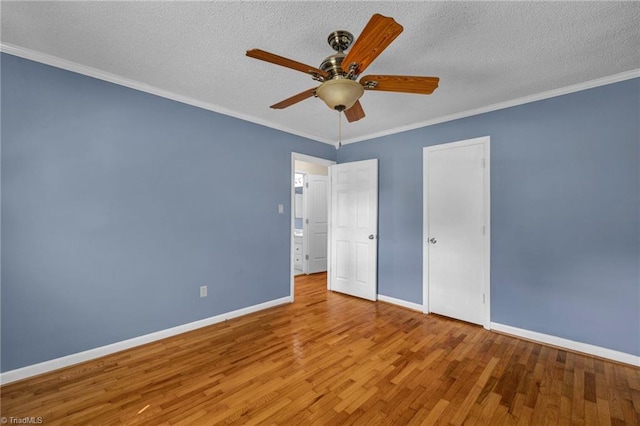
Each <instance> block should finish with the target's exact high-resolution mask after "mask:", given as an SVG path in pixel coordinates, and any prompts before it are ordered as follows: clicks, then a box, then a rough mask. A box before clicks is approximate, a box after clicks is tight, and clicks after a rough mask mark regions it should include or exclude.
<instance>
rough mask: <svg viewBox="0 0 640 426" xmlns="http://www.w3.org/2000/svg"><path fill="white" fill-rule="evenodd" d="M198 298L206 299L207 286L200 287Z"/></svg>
mask: <svg viewBox="0 0 640 426" xmlns="http://www.w3.org/2000/svg"><path fill="white" fill-rule="evenodd" d="M200 297H207V286H206V285H203V286H200Z"/></svg>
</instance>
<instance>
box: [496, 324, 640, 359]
mask: <svg viewBox="0 0 640 426" xmlns="http://www.w3.org/2000/svg"><path fill="white" fill-rule="evenodd" d="M491 329H492V330H494V331H498V332H500V333H505V334H510V335H512V336H516V337H522V338H524V339H527V340H533V341H535V342H540V343H544V344H547V345H552V346H557V347H560V348H564V349H569V350H571V351H575V352H581V353H584V354H587V355H592V356H597V357H599V358H605V359H610V360H612V361H617V362H622V363H624V364H630V365H633V366H636V367H640V356H636V355H631V354H628V353H624V352H619V351H614V350H613V349H607V348H603V347H600V346H595V345H590V344H588V343H582V342H576V341H573V340H569V339H564V338H562V337H556V336H551V335H548V334H543V333H538V332H537V331H530V330H524V329H522V328H517V327H511V326H510V325H504V324H498V323H495V322H492V323H491Z"/></svg>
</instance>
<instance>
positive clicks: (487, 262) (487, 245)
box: [422, 136, 491, 330]
mask: <svg viewBox="0 0 640 426" xmlns="http://www.w3.org/2000/svg"><path fill="white" fill-rule="evenodd" d="M490 143H491V139H490V137H489V136H483V137H479V138H474V139H466V140H461V141H458V142H450V143H445V144H440V145H431V146H426V147H424V148H423V149H422V152H423V163H422V164H423V170H422V311H423V312H424V313H425V314H428V313H429V312H430V311H429V243H428V241H427V240H426V235H427V234H428V232H427V231H428V225H429V216H428V214H429V210H428V208H427V197H428V194H427V185H426V183H427V170H426V168H425V167H424V165H425V158H426V154H427V152H429V151H435V150H440V149H449V148H458V147H463V146H469V145H478V144H482V146H483V148H484V179H483V184H484V188H483V190H484V226H485V235H486V238H485V239H484V247H483V250H484V256H483V258H484V268H483V269H484V274H483V275H484V276H483V281H484V289H483V292H484V294H485V304H484V321H483V326H484V328H486V329H487V330H490V329H491V282H490V278H491V273H490V266H491V194H490V190H491V182H490V176H491V168H490V167H491V160H490V159H491V157H490V154H491V152H490Z"/></svg>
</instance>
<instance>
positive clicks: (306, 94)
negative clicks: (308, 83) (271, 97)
mask: <svg viewBox="0 0 640 426" xmlns="http://www.w3.org/2000/svg"><path fill="white" fill-rule="evenodd" d="M315 93H316V88H315V87H314V88H313V89H308V90H305V91H304V92H300V93H298V94H297V95H293V96H291V97H290V98H287V99H285V100H284V101H280V102H278V103H277V104H273V105H271V106H270V107H269V108H273V109H284V108H286V107H290V106H291V105H293V104H297V103H298V102H300V101H304V100H305V99H307V98H310V97H312V96H313V95H314V94H315Z"/></svg>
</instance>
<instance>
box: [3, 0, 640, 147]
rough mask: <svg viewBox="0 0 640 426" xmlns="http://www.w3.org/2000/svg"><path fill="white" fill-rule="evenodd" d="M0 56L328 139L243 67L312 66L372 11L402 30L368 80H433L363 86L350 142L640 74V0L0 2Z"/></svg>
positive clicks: (273, 80) (280, 91) (328, 119)
mask: <svg viewBox="0 0 640 426" xmlns="http://www.w3.org/2000/svg"><path fill="white" fill-rule="evenodd" d="M0 13H1V14H2V22H1V24H2V27H1V39H0V40H1V42H2V49H3V50H4V51H6V52H9V53H14V54H17V55H20V56H25V57H30V58H32V59H36V60H41V61H43V62H48V63H52V64H55V65H58V66H62V67H65V68H68V69H73V70H78V71H81V72H85V73H88V74H90V75H94V76H98V77H100V78H104V79H107V80H111V81H117V82H120V83H122V84H125V85H129V86H132V87H138V88H141V89H142V90H146V91H150V92H152V93H158V94H162V95H164V96H167V97H170V98H173V99H177V100H182V101H185V102H187V103H192V104H194V105H198V106H201V107H204V108H208V109H211V110H214V111H218V112H223V113H226V114H230V115H233V116H237V117H241V118H244V119H248V120H251V121H255V122H258V123H261V124H265V125H267V126H271V127H274V128H278V129H281V130H285V131H288V132H291V133H295V134H298V135H302V136H306V137H309V138H312V139H316V140H319V141H323V142H328V143H335V142H336V140H337V136H338V118H337V117H338V116H337V113H336V112H335V111H331V110H329V109H328V108H327V107H326V106H325V105H324V104H323V103H322V101H320V100H319V99H315V98H310V99H307V100H305V101H303V102H300V103H298V104H296V105H294V106H291V107H289V108H287V109H285V110H272V109H270V108H269V105H271V104H273V103H276V102H278V101H281V100H283V99H285V98H288V97H289V96H292V95H294V94H296V93H298V92H301V91H303V90H305V89H308V88H312V87H315V86H317V85H318V83H317V82H315V81H313V80H311V78H310V77H309V76H307V75H305V74H303V73H300V72H297V71H293V70H290V69H287V68H283V67H279V66H276V65H272V64H269V63H266V62H262V61H258V60H255V59H251V58H248V57H246V56H245V51H246V50H248V49H251V48H260V49H263V50H267V51H269V52H272V53H276V54H279V55H282V56H286V57H288V58H291V59H294V60H297V61H300V62H303V63H306V64H309V65H313V66H316V67H317V66H319V65H320V63H321V62H322V60H323V59H324V58H325V57H327V56H329V55H331V54H332V53H333V51H332V50H331V48H330V47H329V45H328V44H327V42H326V39H327V36H328V34H329V33H331V32H332V31H335V30H338V29H346V30H348V31H350V32H352V33H353V34H354V36H355V37H356V38H357V37H358V35H359V34H360V31H361V30H362V28H363V27H364V26H365V24H366V23H367V21H368V20H369V18H370V17H371V15H372V14H374V13H380V14H382V15H385V16H391V17H393V18H394V19H395V20H396V21H397V22H398V23H400V24H401V25H403V26H404V32H403V33H402V34H401V35H400V36H399V37H398V38H397V39H396V40H395V41H394V42H393V43H392V44H391V45H390V46H389V47H388V48H387V49H386V50H385V51H384V52H383V53H382V54H381V55H380V56H379V57H378V58H377V59H376V60H375V62H374V63H373V64H372V65H371V66H370V67H369V68H368V69H367V71H366V73H367V74H404V75H426V76H438V77H440V87H439V88H438V89H437V90H436V91H435V92H434V94H433V95H429V96H424V95H413V94H396V93H387V92H372V91H367V92H366V93H365V94H364V96H363V98H362V99H361V103H362V105H363V107H364V110H365V112H366V114H367V116H366V117H365V118H364V119H362V120H360V121H358V122H355V123H346V121H345V122H344V125H343V141H344V142H353V141H358V140H364V139H368V138H370V137H374V136H378V135H382V134H389V133H393V132H396V131H400V130H403V129H408V128H413V127H419V126H421V125H425V124H429V123H433V122H438V121H442V120H444V119H447V118H452V117H458V116H463V115H465V114H469V113H470V112H473V111H483V110H487V109H489V108H490V107H491V106H495V105H503V104H504V103H509V102H512V101H514V100H518V99H521V98H529V97H532V96H535V95H538V94H540V93H544V92H549V91H554V90H557V89H560V88H565V87H567V86H571V85H575V84H580V83H584V82H589V81H592V80H596V79H601V78H604V77H609V76H615V75H618V74H621V73H623V74H624V75H629V73H631V74H632V75H635V74H636V73H637V71H638V70H640V48H639V47H638V46H640V2H574V1H571V2H436V1H433V2H399V1H393V2H378V1H353V2H347V1H319V2H312V1H283V2H275V1H267V2H249V1H245V2H216V1H214V2H180V1H178V2H152V1H147V2H103V1H98V2H32V1H21V2H20V1H18V2H6V1H3V2H2V4H1V9H0Z"/></svg>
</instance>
